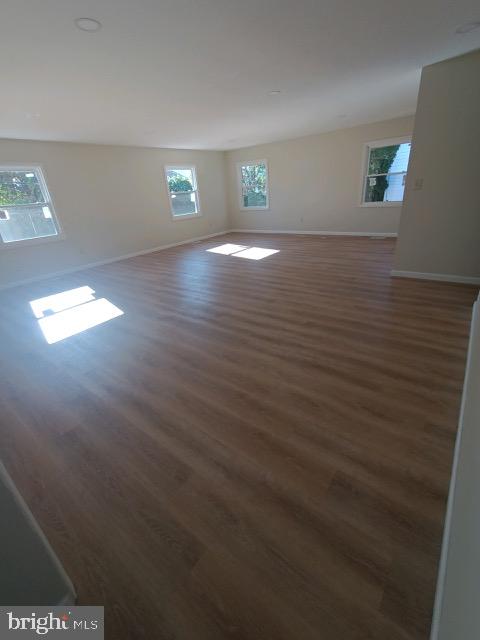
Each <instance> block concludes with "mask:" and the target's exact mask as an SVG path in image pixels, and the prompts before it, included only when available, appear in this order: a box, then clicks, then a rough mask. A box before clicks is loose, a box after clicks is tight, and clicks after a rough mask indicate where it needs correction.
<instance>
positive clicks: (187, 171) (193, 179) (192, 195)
mask: <svg viewBox="0 0 480 640" xmlns="http://www.w3.org/2000/svg"><path fill="white" fill-rule="evenodd" d="M165 177H166V179H167V187H168V195H169V198H170V209H171V211H172V216H173V217H174V218H192V217H193V216H199V215H200V201H199V199H198V188H197V176H196V172H195V167H192V166H188V167H187V166H181V167H165Z"/></svg>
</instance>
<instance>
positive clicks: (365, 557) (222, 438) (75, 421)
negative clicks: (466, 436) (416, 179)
mask: <svg viewBox="0 0 480 640" xmlns="http://www.w3.org/2000/svg"><path fill="white" fill-rule="evenodd" d="M225 242H234V243H237V244H245V245H248V246H260V247H270V248H274V249H279V250H280V252H279V253H277V254H275V255H273V256H270V257H268V258H265V259H263V260H258V261H254V260H244V259H240V258H237V257H234V256H227V255H220V254H215V253H208V252H206V249H208V248H211V247H214V246H217V245H220V244H223V243H225ZM393 250H394V241H393V240H389V239H387V240H371V239H368V238H340V237H319V236H285V235H263V234H258V235H252V234H230V235H228V236H223V237H218V238H213V239H211V240H209V241H205V242H201V243H196V244H192V245H186V246H183V247H180V248H176V249H170V250H167V251H163V252H158V253H152V254H149V255H144V256H141V257H137V258H132V259H130V260H125V261H123V262H117V263H114V264H110V265H106V266H102V267H98V268H95V269H90V270H86V271H83V272H78V273H75V274H72V275H69V276H65V277H61V278H56V279H51V280H48V281H43V282H41V283H37V284H33V285H29V286H26V287H22V288H17V289H12V290H8V291H6V292H3V293H0V331H1V345H0V356H1V360H0V366H1V381H2V382H1V388H0V398H1V403H0V409H1V413H0V423H1V426H0V447H1V453H0V457H1V458H2V459H3V461H4V463H5V465H6V467H7V469H8V470H9V472H10V474H11V476H12V478H13V479H14V481H15V482H16V484H17V486H18V488H19V490H20V491H21V492H22V494H23V495H24V497H25V499H26V500H27V502H28V504H29V506H30V507H31V509H32V511H33V513H34V515H35V516H36V518H37V519H38V521H39V523H40V524H41V526H42V528H43V529H44V531H45V533H46V535H47V537H48V538H49V540H50V542H51V544H52V545H53V547H54V548H55V550H56V551H57V553H58V555H59V557H60V558H61V560H62V562H63V564H64V565H65V568H66V569H67V571H68V573H69V575H70V576H71V578H72V580H73V582H74V584H75V586H76V588H77V591H78V596H79V604H103V605H105V612H106V624H107V634H106V637H107V638H108V639H111V640H123V639H125V640H127V639H128V640H136V639H140V638H145V639H148V640H163V639H170V640H217V639H218V640H220V639H227V638H233V639H235V640H247V639H248V640H367V639H369V640H417V639H422V640H425V639H426V638H427V637H428V631H429V626H430V618H431V613H432V605H433V598H434V590H435V581H436V571H437V562H438V558H439V551H440V544H441V535H442V526H443V518H444V511H445V503H446V495H447V490H448V483H449V475H450V464H451V460H452V454H453V446H454V437H455V431H456V424H457V416H458V412H459V404H460V395H461V388H462V381H463V374H464V366H465V356H466V347H467V339H468V330H469V320H470V314H471V307H472V304H473V302H474V298H475V295H476V289H475V288H474V287H469V286H463V285H453V284H445V283H434V282H426V281H413V280H401V279H391V278H390V277H389V272H390V269H391V264H392V256H393ZM81 285H89V286H91V287H92V288H93V289H95V291H96V296H97V298H101V297H105V298H107V299H108V300H110V301H111V302H113V303H114V304H115V305H117V306H118V307H120V308H121V309H122V310H123V311H124V315H123V316H121V317H119V318H115V319H113V320H111V321H110V322H107V323H105V324H103V325H100V326H97V327H95V328H92V329H90V330H88V331H85V332H83V333H81V334H79V335H77V336H74V337H71V338H68V339H66V340H64V341H62V342H58V343H56V344H52V345H48V344H47V343H46V342H45V340H44V338H43V336H42V334H41V332H40V330H39V327H38V326H37V321H36V320H35V318H34V317H33V315H32V313H31V310H30V308H29V304H28V303H29V301H30V300H32V299H35V298H39V297H42V296H45V295H48V294H53V293H58V292H60V291H64V290H67V289H71V288H74V287H78V286H81Z"/></svg>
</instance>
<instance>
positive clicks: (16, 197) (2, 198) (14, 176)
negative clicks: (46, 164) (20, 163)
mask: <svg viewBox="0 0 480 640" xmlns="http://www.w3.org/2000/svg"><path fill="white" fill-rule="evenodd" d="M59 235H60V227H59V225H58V222H57V219H56V217H55V213H54V210H53V205H52V201H51V198H50V195H49V193H48V189H47V184H46V182H45V179H44V177H43V174H42V170H41V169H40V167H0V239H1V241H2V242H4V243H6V244H8V243H10V242H24V241H32V240H38V239H41V238H51V237H52V236H59Z"/></svg>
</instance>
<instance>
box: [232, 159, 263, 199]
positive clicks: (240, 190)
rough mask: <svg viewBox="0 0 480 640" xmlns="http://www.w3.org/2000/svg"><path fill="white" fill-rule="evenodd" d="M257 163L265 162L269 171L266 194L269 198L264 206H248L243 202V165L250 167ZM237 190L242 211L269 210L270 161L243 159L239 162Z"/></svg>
mask: <svg viewBox="0 0 480 640" xmlns="http://www.w3.org/2000/svg"><path fill="white" fill-rule="evenodd" d="M256 164H264V165H265V169H266V172H267V175H266V179H265V195H266V198H267V201H266V204H265V206H264V207H258V206H257V207H246V206H245V205H244V204H243V182H242V167H249V166H252V165H256ZM237 190H238V205H239V207H240V209H241V210H242V211H268V210H269V209H270V171H269V168H268V162H267V161H266V160H265V159H262V160H242V161H240V162H237Z"/></svg>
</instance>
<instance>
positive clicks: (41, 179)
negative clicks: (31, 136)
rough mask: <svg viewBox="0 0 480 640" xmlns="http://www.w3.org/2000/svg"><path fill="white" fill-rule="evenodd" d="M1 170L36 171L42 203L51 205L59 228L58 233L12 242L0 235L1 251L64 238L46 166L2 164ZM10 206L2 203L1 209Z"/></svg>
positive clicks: (51, 211)
mask: <svg viewBox="0 0 480 640" xmlns="http://www.w3.org/2000/svg"><path fill="white" fill-rule="evenodd" d="M0 171H25V172H26V171H29V172H34V173H35V175H36V177H37V180H38V184H39V186H40V190H41V192H42V195H43V197H44V198H45V202H44V203H42V204H45V205H47V206H48V207H49V209H50V213H51V214H52V220H53V223H54V225H55V229H56V230H57V233H56V235H52V236H40V237H38V238H24V239H23V240H12V241H11V242H5V241H4V240H3V238H2V236H1V235H0V251H2V250H11V249H16V248H18V247H24V246H27V245H34V244H44V243H45V242H57V241H59V240H64V239H65V232H64V230H63V228H62V225H61V224H60V220H59V219H58V216H57V213H56V210H55V204H54V202H53V198H52V194H51V193H50V190H49V188H48V184H47V179H46V174H45V168H44V166H43V165H42V164H39V163H33V164H25V163H22V164H1V165H0ZM11 206H12V207H15V206H21V205H11ZM8 208H9V206H8V205H6V206H3V205H0V209H8Z"/></svg>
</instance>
